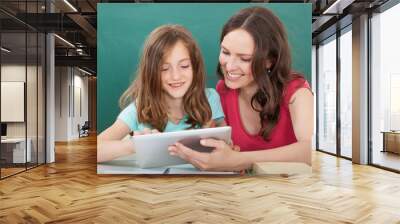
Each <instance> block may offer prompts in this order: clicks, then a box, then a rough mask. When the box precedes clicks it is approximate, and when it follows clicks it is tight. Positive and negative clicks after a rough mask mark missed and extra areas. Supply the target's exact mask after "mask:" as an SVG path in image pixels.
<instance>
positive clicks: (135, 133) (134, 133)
mask: <svg viewBox="0 0 400 224" xmlns="http://www.w3.org/2000/svg"><path fill="white" fill-rule="evenodd" d="M155 133H160V132H159V131H158V130H157V129H149V128H144V129H143V130H142V131H135V132H133V136H136V135H148V134H155Z"/></svg>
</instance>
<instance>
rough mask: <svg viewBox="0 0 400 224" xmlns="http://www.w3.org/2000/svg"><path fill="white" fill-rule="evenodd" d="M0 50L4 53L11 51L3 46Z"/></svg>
mask: <svg viewBox="0 0 400 224" xmlns="http://www.w3.org/2000/svg"><path fill="white" fill-rule="evenodd" d="M1 50H2V51H4V52H6V53H10V52H11V50H9V49H7V48H5V47H1Z"/></svg>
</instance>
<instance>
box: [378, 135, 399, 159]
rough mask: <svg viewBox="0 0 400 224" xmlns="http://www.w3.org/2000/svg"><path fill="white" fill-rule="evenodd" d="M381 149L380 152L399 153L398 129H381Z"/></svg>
mask: <svg viewBox="0 0 400 224" xmlns="http://www.w3.org/2000/svg"><path fill="white" fill-rule="evenodd" d="M381 133H382V134H383V149H382V152H392V153H396V154H400V131H382V132H381Z"/></svg>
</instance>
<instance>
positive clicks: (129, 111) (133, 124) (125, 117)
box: [118, 88, 225, 132]
mask: <svg viewBox="0 0 400 224" xmlns="http://www.w3.org/2000/svg"><path fill="white" fill-rule="evenodd" d="M205 91H206V96H207V99H208V103H209V104H210V107H211V113H212V115H211V118H212V119H213V120H220V119H222V118H224V117H225V115H224V112H223V111H222V106H221V100H220V98H219V95H218V93H217V91H215V89H212V88H207V89H205ZM187 118H188V116H187V115H185V117H184V118H183V119H182V120H180V121H179V123H178V124H175V123H173V122H171V121H168V123H167V126H166V127H165V130H164V132H170V131H180V130H185V129H187V128H189V127H190V125H189V124H186V123H185V121H186V120H187ZM118 119H119V120H121V121H123V122H124V123H125V124H127V125H128V126H129V128H130V129H131V131H141V130H143V129H144V128H150V129H151V126H150V125H149V124H144V123H139V121H138V117H137V109H136V105H135V104H134V103H131V104H129V106H127V107H126V108H125V109H124V110H122V111H121V113H120V114H119V115H118Z"/></svg>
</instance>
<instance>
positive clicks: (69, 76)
mask: <svg viewBox="0 0 400 224" xmlns="http://www.w3.org/2000/svg"><path fill="white" fill-rule="evenodd" d="M83 75H84V74H83V73H82V72H80V71H79V70H77V69H76V68H72V67H56V84H55V85H56V93H55V107H56V109H55V111H56V113H55V120H56V121H55V123H56V133H55V140H56V141H70V140H73V139H77V138H78V136H79V135H78V134H79V133H78V124H80V125H81V126H82V125H83V124H84V122H85V121H87V120H88V78H87V76H83ZM79 101H81V102H79ZM79 107H81V108H79ZM80 109H81V111H80Z"/></svg>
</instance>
